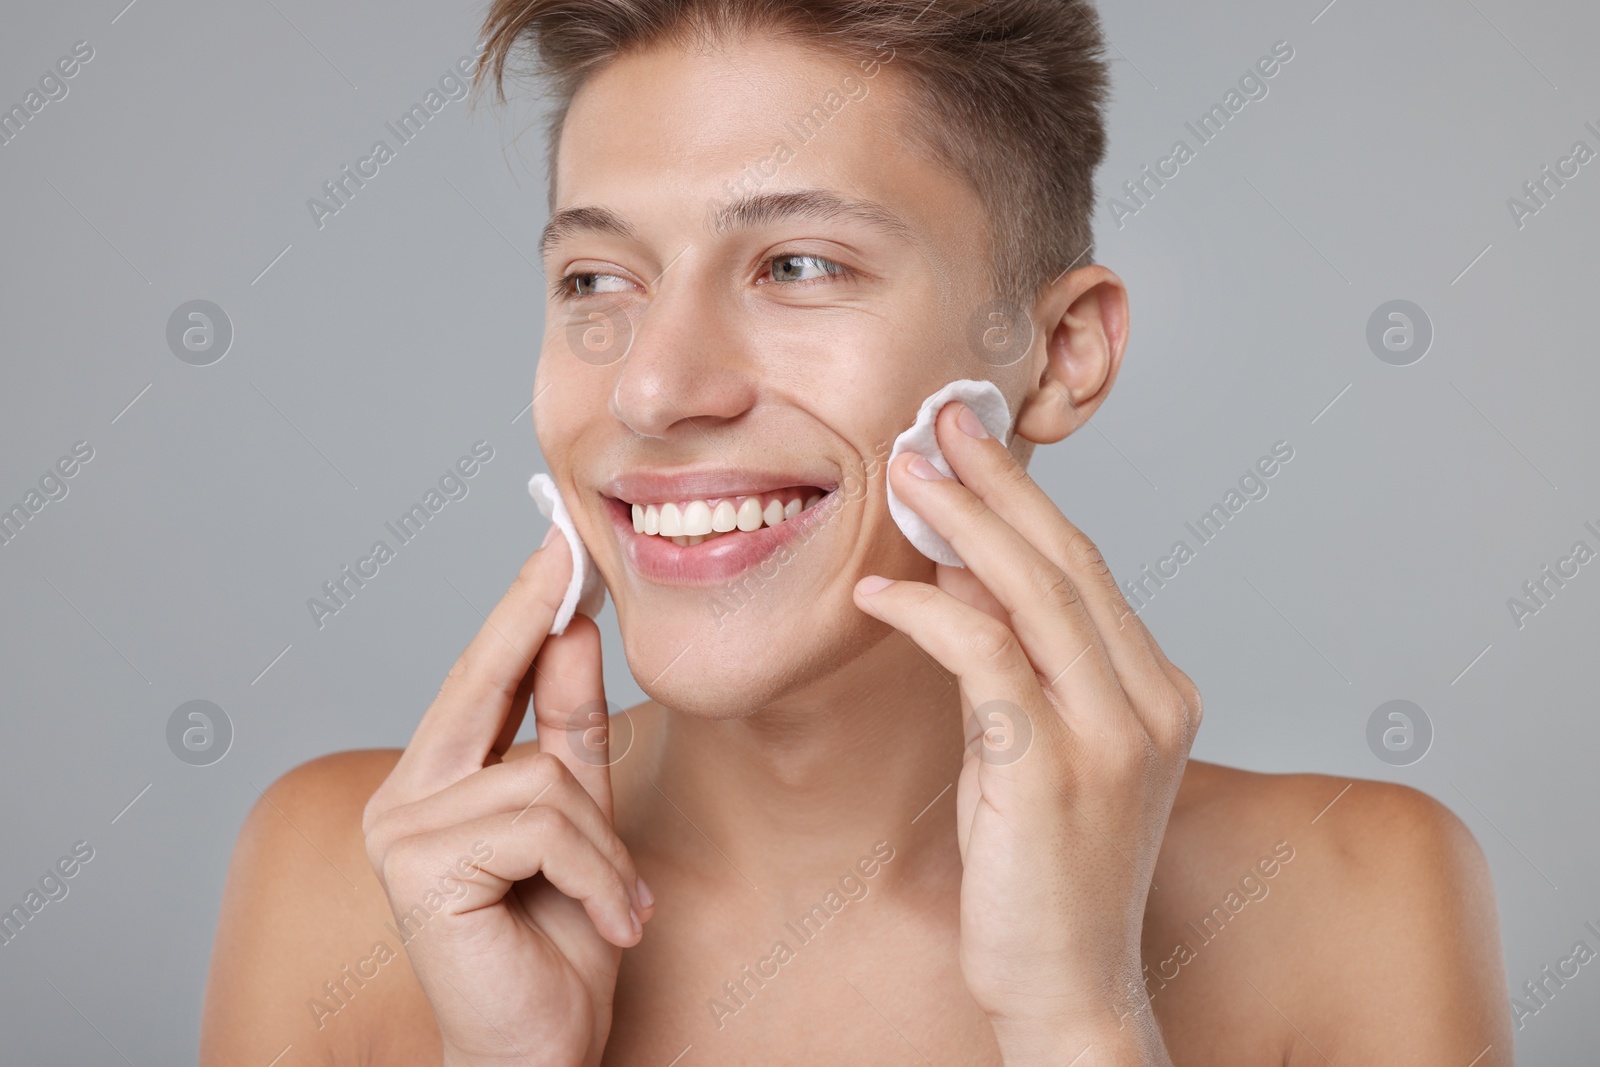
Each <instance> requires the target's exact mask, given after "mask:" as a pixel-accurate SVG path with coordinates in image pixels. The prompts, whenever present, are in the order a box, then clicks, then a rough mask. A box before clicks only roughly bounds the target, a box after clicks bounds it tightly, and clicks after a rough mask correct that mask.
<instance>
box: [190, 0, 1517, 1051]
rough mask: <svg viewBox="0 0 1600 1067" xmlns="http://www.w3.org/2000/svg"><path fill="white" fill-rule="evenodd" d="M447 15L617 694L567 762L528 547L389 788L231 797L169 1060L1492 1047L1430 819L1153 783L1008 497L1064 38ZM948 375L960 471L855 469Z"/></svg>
mask: <svg viewBox="0 0 1600 1067" xmlns="http://www.w3.org/2000/svg"><path fill="white" fill-rule="evenodd" d="M486 28H487V36H488V39H489V48H488V52H487V56H488V58H489V64H488V66H489V68H490V69H492V70H493V72H494V74H495V75H496V77H498V76H499V75H500V73H501V72H502V70H503V65H504V63H505V60H506V58H507V56H508V55H509V54H511V53H512V52H513V51H514V50H515V49H519V48H523V47H527V48H530V49H531V50H532V51H534V52H535V53H537V55H538V56H539V57H540V60H541V62H542V63H543V67H544V73H545V74H546V75H547V77H548V82H549V84H550V86H551V88H552V90H553V92H554V99H555V104H556V108H555V111H554V113H553V114H554V118H555V126H554V127H553V141H552V148H553V153H552V155H553V158H552V162H551V220H550V224H549V226H548V227H547V229H546V234H545V241H544V247H543V254H544V266H545V271H546V274H547V277H548V278H549V279H550V283H551V285H550V292H549V294H548V297H547V304H546V336H545V341H544V348H543V352H542V355H541V359H540V362H539V368H538V373H537V375H536V381H535V388H534V396H535V402H534V424H535V426H536V428H537V433H538V437H539V444H540V447H541V450H542V451H543V454H544V456H545V457H546V459H547V461H548V463H549V465H550V468H551V473H552V475H553V477H554V479H555V482H556V484H557V485H558V487H559V488H560V490H561V494H562V496H563V498H564V500H565V501H566V503H567V505H568V507H569V509H570V510H571V512H572V516H573V520H574V522H575V524H576V528H577V531H578V533H579V534H580V535H581V537H582V540H583V542H584V543H585V545H586V546H587V548H588V550H589V552H590V553H592V555H593V559H594V563H595V565H596V566H597V567H598V569H599V571H600V573H601V575H602V576H603V577H604V579H605V582H606V584H607V586H608V587H609V590H610V594H611V597H612V600H613V602H614V603H615V605H616V610H617V618H618V626H619V628H620V631H621V634H622V639H623V644H624V646H625V649H626V652H627V659H628V666H629V669H630V670H631V672H632V674H633V675H634V677H635V678H636V679H638V681H639V684H640V685H641V686H642V687H643V688H644V690H645V691H646V692H647V693H648V694H649V695H650V697H651V700H649V701H647V702H646V703H644V704H641V705H639V706H638V707H635V708H631V709H628V710H627V712H626V713H625V714H623V715H619V716H616V717H615V718H614V719H613V720H612V721H611V724H610V726H611V728H610V730H608V729H607V728H606V725H607V721H606V716H605V715H604V714H603V711H604V709H605V703H604V692H603V687H602V683H601V678H602V675H601V668H600V642H599V636H598V630H597V628H596V627H595V625H594V623H593V622H592V620H590V619H588V618H586V617H583V616H578V617H575V618H574V619H573V620H572V622H571V624H570V625H569V626H568V627H567V628H566V629H565V631H564V632H562V633H561V634H560V635H559V636H552V635H551V634H550V630H551V626H552V622H553V620H554V618H555V615H556V612H557V608H558V605H559V603H560V601H561V599H562V596H563V594H564V593H565V592H566V590H567V587H568V581H569V578H570V577H571V575H572V573H573V568H574V567H575V566H576V565H577V564H578V562H579V561H578V560H575V559H574V558H573V555H572V553H571V551H570V549H569V548H568V546H567V544H566V542H565V541H564V540H563V539H562V538H559V537H556V538H553V539H550V540H547V543H546V545H545V546H544V547H542V548H541V549H540V550H538V551H536V552H535V553H534V554H533V556H532V557H531V558H530V559H529V560H528V562H527V563H526V564H525V565H524V567H523V568H522V571H521V573H520V574H519V575H518V577H517V580H516V581H515V582H514V583H513V584H512V587H511V589H510V591H509V592H508V593H507V595H506V597H505V599H503V600H502V601H501V603H500V604H499V605H498V606H497V607H496V608H495V610H494V612H493V613H492V614H491V615H490V617H489V620H488V622H487V623H486V624H485V626H484V627H483V629H482V630H481V631H480V632H479V634H478V635H477V636H476V638H474V640H473V641H472V643H471V645H470V646H469V647H468V648H467V649H466V651H465V652H464V653H463V655H462V657H461V659H460V660H459V661H458V663H457V665H456V667H455V668H454V669H452V671H451V672H450V675H449V677H448V678H447V679H446V680H445V683H444V686H443V687H442V688H441V690H440V692H439V694H438V696H437V698H436V699H435V700H434V702H433V705H432V706H431V707H430V708H429V710H428V712H427V713H426V715H425V716H424V717H423V720H422V722H421V724H420V725H419V726H418V728H417V731H416V733H415V734H414V735H413V737H412V740H411V742H410V744H409V745H408V747H407V748H406V750H405V751H404V752H403V753H399V752H394V751H364V752H350V753H340V754H336V755H333V756H329V757H324V758H322V759H319V760H316V761H313V762H312V763H309V764H306V765H305V766H303V767H300V768H297V769H295V770H294V771H291V772H290V773H289V774H287V775H285V776H284V777H283V778H281V779H280V780H279V781H278V782H276V783H275V784H274V785H273V786H272V787H271V789H270V790H269V791H268V793H267V796H266V799H265V800H264V801H263V802H262V803H261V804H259V805H258V806H257V808H256V810H255V811H254V812H252V814H251V816H250V819H249V821H248V822H247V824H246V826H245V828H244V830H243V832H242V834H241V839H240V844H239V847H238V849H237V852H236V855H235V858H234V864H233V868H232V870H231V872H230V876H229V884H228V890H227V896H226V899H225V901H224V909H223V915H222V920H221V923H220V926H219V930H218V934H217V942H216V949H215V956H214V960H213V970H212V977H211V984H210V988H209V990H208V994H207V1001H206V1009H205V1023H204V1033H203V1035H202V1059H203V1061H204V1062H206V1063H214V1064H224V1063H226V1064H235V1063H253V1062H260V1063H266V1062H268V1061H270V1060H271V1059H272V1057H273V1056H274V1055H277V1054H279V1053H280V1052H281V1051H282V1050H283V1049H284V1047H285V1046H286V1045H287V1046H289V1047H290V1049H291V1050H292V1051H291V1052H289V1053H286V1055H292V1056H294V1057H295V1058H296V1061H298V1062H305V1063H358V1062H360V1063H365V1062H376V1063H384V1064H438V1063H440V1062H443V1063H446V1064H449V1065H452V1067H468V1065H471V1067H479V1065H485V1064H512V1063H527V1064H537V1065H540V1067H543V1065H546V1064H550V1065H562V1067H571V1065H579V1064H597V1063H600V1062H602V1060H603V1061H604V1062H605V1063H607V1064H659V1065H667V1064H677V1063H681V1064H684V1065H686V1067H687V1065H690V1064H743V1063H751V1062H757V1061H760V1062H765V1063H779V1064H815V1063H874V1064H878V1063H907V1064H912V1063H923V1062H926V1063H934V1064H947V1063H948V1064H1005V1065H1007V1067H1013V1065H1020V1064H1033V1063H1041V1064H1043V1063H1049V1064H1056V1065H1065V1064H1081V1065H1083V1067H1090V1065H1113V1064H1115V1065H1122V1064H1168V1063H1171V1064H1181V1065H1201V1064H1217V1065H1222V1064H1226V1065H1229V1067H1239V1065H1248V1064H1261V1065H1267V1064H1274V1065H1275V1064H1284V1063H1288V1064H1321V1063H1356V1062H1369V1063H1370V1062H1396V1063H1398V1062H1404V1063H1417V1064H1429V1065H1432V1064H1437V1065H1440V1067H1447V1065H1448V1067H1467V1065H1469V1064H1471V1065H1473V1067H1490V1065H1504V1064H1509V1063H1511V1062H1512V1049H1511V1042H1510V1036H1509V1033H1510V1028H1509V1018H1508V1015H1507V1009H1506V1002H1505V998H1504V995H1503V992H1502V991H1503V988H1504V978H1503V973H1502V965H1501V962H1500V954H1499V945H1498V932H1497V923H1496V915H1495V909H1494V899H1493V891H1492V887H1491V885H1490V882H1489V878H1488V874H1487V870H1486V867H1485V864H1484V862H1483V859H1482V856H1481V854H1480V852H1479V850H1478V848H1477V845H1476V844H1475V842H1474V841H1473V840H1472V838H1471V836H1470V834H1468V832H1467V831H1466V830H1465V828H1464V827H1463V826H1462V825H1461V823H1460V822H1459V821H1458V820H1456V819H1455V818H1454V816H1452V815H1451V814H1450V813H1449V812H1448V811H1447V810H1446V809H1444V808H1443V807H1442V806H1441V805H1439V804H1438V803H1436V802H1434V801H1433V800H1431V799H1429V798H1427V797H1426V796H1424V795H1422V794H1420V793H1417V792H1415V791H1413V790H1409V789H1406V788H1403V787H1398V786H1390V785H1383V784H1379V783H1375V782H1367V781H1359V780H1358V781H1351V780H1349V779H1340V778H1329V777H1323V776H1317V775H1286V776H1275V775H1258V774H1249V773H1245V772H1241V771H1236V770H1231V769H1227V768H1223V767H1219V766H1214V765H1208V764H1202V763H1193V762H1188V760H1187V755H1188V752H1189V749H1190V746H1191V744H1192V742H1193V738H1194V732H1195V730H1196V728H1197V727H1198V726H1199V724H1200V720H1201V699H1200V694H1199V693H1198V692H1197V690H1196V688H1195V686H1194V684H1193V683H1192V681H1191V680H1190V679H1189V677H1188V676H1187V675H1186V674H1184V673H1183V672H1182V671H1181V670H1179V669H1178V668H1177V667H1176V666H1174V665H1173V664H1172V663H1171V662H1170V661H1169V660H1168V659H1167V657H1166V656H1165V655H1164V654H1163V653H1162V651H1161V649H1160V647H1159V646H1158V645H1157V643H1156V642H1155V640H1154V638H1153V636H1152V635H1151V634H1150V633H1149V632H1148V630H1147V629H1146V628H1145V626H1144V624H1143V623H1142V621H1141V620H1140V619H1139V618H1138V617H1137V616H1136V615H1134V614H1133V613H1132V611H1131V610H1130V608H1129V606H1128V604H1127V602H1126V600H1125V599H1124V597H1123V595H1122V593H1121V591H1120V590H1119V589H1118V588H1117V585H1116V582H1115V581H1114V580H1113V579H1112V577H1111V576H1110V574H1109V572H1108V570H1107V568H1106V566H1105V564H1104V562H1103V560H1102V558H1101V556H1100V554H1099V552H1098V551H1097V550H1096V549H1095V547H1094V545H1093V544H1092V543H1091V541H1090V540H1089V539H1088V538H1087V537H1086V536H1085V535H1084V534H1083V533H1082V531H1080V530H1078V529H1077V528H1076V527H1075V526H1074V525H1073V524H1072V523H1071V521H1070V520H1069V518H1068V517H1067V516H1065V515H1063V514H1062V512H1061V511H1060V510H1059V509H1058V508H1057V507H1056V506H1055V505H1054V503H1052V502H1051V501H1050V500H1049V499H1048V498H1047V497H1046V496H1045V495H1044V493H1043V492H1042V491H1041V490H1040V489H1039V488H1038V487H1037V486H1036V485H1035V484H1034V483H1033V482H1032V480H1031V479H1029V478H1028V477H1027V474H1026V469H1025V465H1026V463H1027V461H1028V459H1029V458H1030V456H1031V453H1032V451H1033V449H1034V448H1035V447H1036V446H1037V445H1039V444H1049V443H1053V442H1056V441H1060V440H1061V439H1063V438H1064V437H1066V436H1067V435H1068V434H1070V433H1072V432H1073V431H1075V430H1077V429H1078V428H1079V427H1081V426H1082V425H1083V423H1084V421H1085V420H1087V419H1088V418H1089V417H1090V416H1091V415H1092V414H1093V413H1094V411H1095V410H1096V409H1097V408H1098V407H1099V406H1100V404H1101V403H1102V402H1103V401H1104V399H1105V397H1106V395H1107V393H1108V391H1109V389H1110V388H1111V385H1112V384H1113V382H1114V381H1115V378H1116V375H1117V372H1118V369H1119V367H1120V364H1121V360H1122V356H1123V352H1124V349H1125V346H1126V343H1127V337H1128V311H1127V307H1128V304H1127V294H1126V292H1125V290H1124V288H1123V286H1122V283H1121V282H1120V280H1119V279H1118V278H1117V277H1116V276H1115V275H1114V274H1113V273H1111V272H1110V271H1109V270H1107V269H1106V268H1105V267H1103V266H1100V265H1097V264H1094V263H1093V262H1092V259H1091V257H1090V256H1089V254H1088V253H1089V222H1088V217H1089V210H1090V206H1091V204H1092V201H1093V194H1092V184H1091V177H1092V173H1093V170H1094V167H1095V165H1096V164H1097V163H1098V161H1099V159H1100V156H1101V153H1102V151H1103V144H1104V134H1103V132H1102V126H1101V118H1100V108H1101V104H1102V100H1103V96H1104V89H1105V84H1106V77H1105V68H1104V64H1103V62H1102V60H1101V57H1100V48H1101V42H1100V38H1099V34H1098V30H1097V27H1096V23H1095V20H1094V17H1093V13H1092V11H1091V10H1090V9H1088V8H1087V7H1086V6H1084V5H1082V4H1078V3H1069V2H1064V0H1014V2H999V3H993V2H991V3H978V2H967V3H956V2H952V0H935V3H933V4H926V5H925V4H924V2H923V0H916V2H913V3H899V2H896V0H857V2H821V3H818V2H810V0H808V2H804V3H800V2H795V3H787V2H781V0H770V2H764V3H754V2H746V3H739V2H723V3H718V2H706V3H697V2H694V0H627V2H623V0H501V2H499V3H497V4H496V5H495V6H494V8H493V10H492V11H491V13H490V15H489V19H488V24H487V27H486ZM957 379H980V380H988V381H992V382H994V383H995V385H996V386H998V387H999V389H1000V390H1001V392H1002V393H1003V394H1004V396H1005V399H1006V401H1007V406H1008V408H1009V411H1010V413H1011V425H1010V426H1009V427H1006V428H1005V431H1004V432H1003V433H998V434H997V433H991V432H987V431H985V429H984V427H983V426H982V425H981V424H980V423H979V421H978V420H977V419H975V418H974V417H973V413H972V412H971V411H969V410H967V409H966V408H965V406H964V405H963V404H960V403H951V404H949V405H947V406H945V407H944V408H943V409H942V410H940V412H939V413H938V417H937V420H936V424H935V432H936V440H937V441H938V443H939V445H940V449H941V451H942V453H943V456H944V458H945V460H946V461H948V464H949V466H950V468H951V470H952V472H953V474H954V477H947V476H944V475H943V474H942V472H940V471H939V470H938V469H937V468H936V467H935V466H934V465H933V464H930V463H928V462H927V461H926V460H925V459H922V458H921V457H919V456H917V455H916V454H914V453H913V454H910V455H901V456H897V457H896V458H895V459H894V461H893V462H892V463H885V462H884V459H885V456H886V455H887V453H888V451H889V444H890V442H892V441H893V440H894V438H895V436H896V435H897V434H898V433H899V432H900V431H901V430H903V429H905V427H906V426H907V425H908V424H909V423H910V422H911V419H912V416H913V415H914V414H915V412H916V410H917V407H918V405H919V403H920V402H921V400H922V399H923V398H924V397H927V396H929V395H930V394H931V393H933V392H934V391H935V390H937V389H938V388H939V387H941V386H942V385H944V384H946V383H948V382H951V381H954V380H957ZM497 410H498V409H497ZM888 483H892V484H893V486H894V489H895V493H896V494H897V496H898V497H899V498H900V499H901V500H902V501H904V502H905V503H906V504H907V505H908V506H909V507H910V508H912V509H913V510H914V511H915V512H916V513H917V514H918V515H920V516H921V517H922V518H923V519H924V520H926V522H927V523H928V524H929V526H930V527H931V528H932V529H934V530H935V531H936V532H937V533H938V534H940V535H941V536H942V537H943V538H944V539H945V540H946V541H947V542H949V544H950V545H951V546H952V547H953V548H954V549H955V551H956V552H957V553H958V554H959V556H960V558H961V560H962V562H963V563H964V564H965V566H964V567H950V566H945V565H942V564H938V565H936V564H934V563H933V562H931V561H930V560H929V559H928V558H927V557H925V556H923V555H922V554H921V553H920V552H918V551H917V549H915V548H914V547H913V546H912V545H911V544H910V543H909V542H908V541H907V539H906V538H905V537H904V536H903V535H902V534H901V531H900V529H899V528H898V527H897V526H896V525H895V523H894V522H893V521H892V519H891V517H890V514H889V510H888V505H887V484H888ZM530 698H531V703H532V707H533V709H534V714H535V717H536V719H537V725H538V740H537V741H536V742H525V743H522V744H515V745H514V744H512V742H513V740H514V738H515V736H516V733H517V730H518V728H519V727H520V725H521V723H522V719H523V717H524V713H525V710H526V708H527V707H528V705H529V702H530Z"/></svg>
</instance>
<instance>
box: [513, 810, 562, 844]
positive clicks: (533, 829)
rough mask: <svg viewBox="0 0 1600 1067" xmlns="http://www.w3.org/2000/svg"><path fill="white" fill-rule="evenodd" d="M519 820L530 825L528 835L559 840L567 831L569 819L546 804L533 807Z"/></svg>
mask: <svg viewBox="0 0 1600 1067" xmlns="http://www.w3.org/2000/svg"><path fill="white" fill-rule="evenodd" d="M519 818H520V819H521V820H522V821H524V822H526V823H527V824H528V833H530V834H532V835H533V836H535V837H540V838H545V839H552V838H559V837H561V836H562V834H563V833H564V832H565V830H566V829H567V817H566V816H565V815H563V814H562V813H561V812H560V811H559V810H557V809H556V808H552V807H547V806H546V805H544V804H534V805H532V806H531V807H529V808H528V809H527V810H526V811H524V812H523V813H522V814H521V815H520V816H519Z"/></svg>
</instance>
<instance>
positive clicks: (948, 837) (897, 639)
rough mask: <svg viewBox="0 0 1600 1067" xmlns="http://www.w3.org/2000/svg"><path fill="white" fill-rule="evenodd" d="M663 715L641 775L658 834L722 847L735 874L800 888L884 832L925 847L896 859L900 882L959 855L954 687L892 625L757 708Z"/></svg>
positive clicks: (690, 844) (905, 844)
mask: <svg viewBox="0 0 1600 1067" xmlns="http://www.w3.org/2000/svg"><path fill="white" fill-rule="evenodd" d="M663 726H664V729H663V730H662V734H661V737H660V741H659V747H658V748H657V758H656V759H655V760H654V761H652V762H653V763H654V770H655V773H654V774H653V775H652V778H653V785H648V786H645V787H644V792H645V793H646V794H648V795H646V796H645V797H644V799H645V801H646V802H647V806H648V807H649V808H651V809H653V810H654V812H655V815H654V818H656V819H660V820H662V822H661V824H660V828H661V830H665V831H667V832H666V833H664V834H663V835H662V836H661V837H660V838H659V839H660V840H664V841H673V842H678V843H682V844H683V845H684V847H686V848H692V849H693V851H692V852H689V853H688V855H693V856H700V855H702V854H707V855H709V856H711V857H712V858H713V859H715V858H716V857H717V855H718V853H720V854H721V860H718V861H717V863H718V865H720V866H723V867H724V868H729V869H727V870H725V872H724V873H726V874H727V876H728V877H729V878H732V879H743V880H744V881H747V882H750V883H751V884H752V885H754V886H756V887H758V889H760V890H762V891H766V890H768V889H769V888H770V889H773V890H776V891H779V892H781V891H782V890H783V888H784V887H786V886H787V887H790V888H793V889H795V890H797V891H798V890H801V889H803V887H804V886H805V885H807V884H809V883H812V882H814V881H815V880H817V879H818V878H821V879H824V880H825V879H828V878H830V877H833V876H835V875H837V874H838V871H837V870H835V868H838V869H839V870H844V869H847V868H848V867H849V865H850V864H851V863H853V862H854V861H855V860H856V858H857V857H858V856H860V855H862V854H864V853H868V852H870V851H871V850H872V848H873V846H874V845H875V844H876V843H878V842H880V841H887V842H888V843H889V845H890V846H891V847H892V848H894V850H895V852H896V854H897V855H898V856H901V857H906V858H907V859H908V860H911V859H915V858H921V860H922V862H920V863H914V862H905V863H900V864H896V868H897V870H896V875H897V877H896V881H899V880H901V879H906V878H911V879H918V875H936V874H938V873H950V871H949V868H950V866H951V864H952V861H953V862H954V863H955V864H957V866H958V865H959V858H958V857H957V856H956V855H955V847H954V846H955V834H954V826H953V811H954V804H955V782H956V777H957V775H958V774H959V773H960V770H961V756H962V726H961V717H960V703H959V697H958V692H957V689H956V685H955V681H954V679H953V678H951V677H950V676H949V675H948V674H947V673H946V672H945V671H943V670H942V669H941V668H939V667H937V666H935V665H934V663H933V662H932V661H931V660H930V659H929V658H928V657H927V656H926V655H925V654H924V653H923V652H922V651H921V649H919V648H917V647H916V646H915V645H913V644H912V643H911V642H910V641H909V640H908V639H906V638H905V637H903V636H902V635H900V634H899V633H896V632H892V631H891V632H887V633H886V634H885V636H884V637H883V638H882V639H881V640H879V641H878V642H877V644H875V645H874V646H873V647H872V648H871V649H869V650H868V651H867V652H866V653H865V654H863V655H861V656H858V657H856V658H855V659H854V660H853V661H852V662H850V663H849V664H848V665H846V666H845V667H843V668H842V669H840V670H838V671H835V672H833V673H831V674H830V675H828V676H827V677H826V678H825V679H822V680H821V681H819V682H818V683H817V684H815V685H813V686H811V687H809V688H807V689H806V690H804V691H802V692H799V693H791V694H786V695H785V697H784V698H783V699H782V700H781V701H777V702H774V703H771V704H769V705H767V706H764V707H762V708H761V710H760V711H758V712H757V713H756V714H753V715H748V716H744V717H739V718H732V719H720V720H714V719H706V718H699V717H695V716H692V715H688V714H685V713H681V712H677V711H674V710H672V709H670V708H668V709H664V711H663ZM674 824H676V826H674ZM669 828H670V829H669ZM652 836H655V835H652ZM691 839H693V840H691ZM708 842H709V844H708ZM712 845H714V846H715V848H714V849H713V848H712V847H711V846H712ZM723 861H725V862H723ZM918 880H920V879H918Z"/></svg>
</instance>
